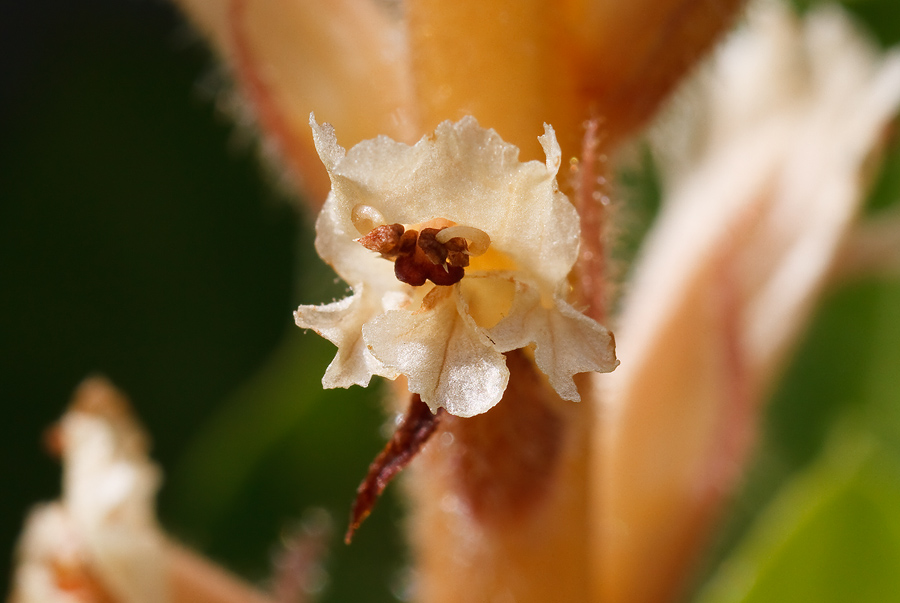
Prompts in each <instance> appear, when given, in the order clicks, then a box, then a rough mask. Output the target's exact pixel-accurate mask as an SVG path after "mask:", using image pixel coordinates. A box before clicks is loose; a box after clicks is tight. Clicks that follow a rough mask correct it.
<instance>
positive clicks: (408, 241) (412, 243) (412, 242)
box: [400, 230, 419, 255]
mask: <svg viewBox="0 0 900 603" xmlns="http://www.w3.org/2000/svg"><path fill="white" fill-rule="evenodd" d="M418 238H419V232H418V231H417V230H407V231H406V232H404V233H403V237H402V238H401V239H400V255H412V254H413V252H414V251H415V250H416V240H417V239H418Z"/></svg>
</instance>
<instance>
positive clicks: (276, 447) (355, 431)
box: [167, 330, 404, 601]
mask: <svg viewBox="0 0 900 603" xmlns="http://www.w3.org/2000/svg"><path fill="white" fill-rule="evenodd" d="M334 351H335V350H334V346H332V345H331V344H330V343H328V342H327V341H325V340H323V339H321V338H319V337H317V336H316V335H314V334H312V333H309V334H306V335H304V334H302V333H301V332H300V331H299V330H297V332H296V333H295V334H293V335H291V336H290V337H288V338H287V341H286V342H285V344H284V345H283V346H282V347H281V348H280V349H279V350H278V351H276V353H275V354H274V355H273V357H272V358H271V360H270V361H269V362H268V363H267V364H266V366H265V368H264V369H263V370H262V371H261V372H260V373H259V374H258V375H257V376H256V377H255V378H254V379H252V380H251V381H250V382H249V383H248V384H247V385H246V386H245V387H243V388H242V389H241V390H240V391H239V392H238V393H237V394H236V395H235V396H234V397H232V398H231V399H230V400H229V401H227V402H226V403H225V404H224V405H223V406H222V408H221V409H220V410H219V412H218V413H217V414H215V415H214V416H213V417H212V418H211V420H210V421H209V422H208V423H207V425H206V426H205V428H204V429H203V431H202V432H201V433H200V434H199V435H198V437H197V438H196V440H195V441H194V442H193V444H192V446H191V448H190V449H189V451H188V453H187V454H186V455H185V458H184V461H183V462H182V463H181V464H180V465H179V466H178V467H176V469H175V471H174V472H173V474H172V476H171V480H170V482H171V483H170V484H169V486H167V489H168V488H171V492H172V495H171V496H172V497H174V498H173V500H171V501H170V502H171V506H172V508H171V509H170V512H169V514H168V515H169V516H170V517H172V518H175V525H173V526H172V527H173V528H174V530H175V531H176V533H178V534H180V535H181V536H182V537H183V538H186V539H187V540H188V542H189V543H190V544H192V545H194V546H197V547H198V548H200V549H201V550H203V551H204V552H205V553H207V554H210V555H212V556H213V558H216V559H221V560H222V561H223V562H225V563H226V564H227V565H229V566H230V567H232V568H233V569H236V570H238V571H240V572H241V573H242V574H244V575H247V576H252V577H255V578H257V579H263V578H265V577H268V576H269V575H270V574H271V572H272V566H271V563H270V562H269V560H268V559H267V557H266V555H264V554H261V552H263V551H266V550H272V549H273V548H274V547H276V546H277V545H278V544H279V540H280V535H281V534H282V533H283V532H284V531H285V530H289V529H290V528H291V527H292V524H294V523H296V522H297V521H298V520H299V519H300V518H301V517H302V516H303V515H304V514H305V513H306V512H307V511H309V510H310V509H324V510H326V511H327V512H328V513H329V514H330V516H331V517H332V519H333V524H334V530H333V533H332V534H331V538H330V539H329V541H328V545H329V551H330V552H329V554H328V558H327V567H328V569H329V572H330V574H331V581H330V582H331V583H330V587H329V588H328V589H327V590H326V592H325V595H324V598H323V601H360V600H365V601H390V600H393V597H392V595H391V592H390V587H391V584H390V583H391V579H392V576H393V575H395V574H396V573H397V572H398V571H399V570H400V564H401V563H402V562H403V559H404V553H403V547H402V544H401V542H400V538H399V534H398V529H397V524H398V521H399V515H400V512H399V509H398V508H397V505H396V504H395V501H394V500H393V497H392V491H391V490H389V491H388V495H387V496H386V498H385V499H384V500H382V501H381V502H380V503H379V505H378V506H377V508H376V510H375V513H374V514H373V515H372V517H370V518H369V520H368V521H367V522H366V523H365V525H364V526H363V527H362V529H361V530H360V532H359V534H358V537H357V538H356V539H355V540H354V542H353V544H352V546H349V547H348V546H345V545H344V544H343V543H342V542H341V537H342V535H343V531H344V529H345V528H346V521H347V517H348V515H349V509H350V505H351V503H352V501H353V498H354V496H355V492H356V487H357V485H358V483H359V481H360V480H361V479H362V478H363V476H364V475H365V472H366V469H367V468H368V464H369V462H370V461H371V460H372V459H373V458H374V457H375V455H376V454H377V453H378V451H379V450H380V448H381V447H382V446H383V443H384V442H383V438H382V436H381V434H380V433H379V426H380V425H381V424H382V423H383V412H382V410H381V407H380V406H381V405H380V403H379V402H380V401H379V397H380V396H379V389H380V388H378V387H375V386H374V384H373V387H371V388H369V389H367V390H363V389H360V388H352V389H350V390H338V391H325V390H323V389H322V386H321V375H322V373H323V372H324V370H325V367H326V366H327V364H328V362H329V361H330V360H331V358H332V356H333V355H334ZM373 390H374V391H373Z"/></svg>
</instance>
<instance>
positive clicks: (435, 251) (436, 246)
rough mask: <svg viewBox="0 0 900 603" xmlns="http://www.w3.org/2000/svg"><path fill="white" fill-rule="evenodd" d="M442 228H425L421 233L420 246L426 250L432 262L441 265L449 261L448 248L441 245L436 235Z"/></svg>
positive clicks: (426, 255)
mask: <svg viewBox="0 0 900 603" xmlns="http://www.w3.org/2000/svg"><path fill="white" fill-rule="evenodd" d="M440 231H441V230H440V229H438V228H423V229H422V232H420V233H419V243H418V245H419V247H421V248H422V251H424V252H425V257H427V258H428V259H429V260H431V263H432V264H437V265H441V264H443V263H444V262H445V261H447V248H446V247H444V246H443V245H441V244H440V243H439V242H438V241H437V239H435V238H434V236H435V235H436V234H437V233H439V232H440Z"/></svg>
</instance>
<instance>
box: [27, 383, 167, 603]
mask: <svg viewBox="0 0 900 603" xmlns="http://www.w3.org/2000/svg"><path fill="white" fill-rule="evenodd" d="M54 433H55V434H56V439H57V442H58V446H59V450H60V452H61V455H62V459H63V462H64V473H63V496H62V500H61V501H59V502H54V503H49V504H45V505H42V506H40V507H39V508H38V509H36V510H35V511H33V512H32V515H31V517H30V519H29V521H28V524H27V526H26V529H25V533H24V534H23V536H22V540H21V542H20V544H19V551H18V554H19V567H18V569H17V571H16V574H15V587H14V592H13V595H12V598H11V603H31V602H34V603H49V602H55V601H58V602H60V603H70V602H71V603H77V602H81V601H92V602H93V601H97V602H106V601H129V602H133V603H167V602H168V601H170V600H171V595H170V593H169V589H168V581H167V579H166V578H167V568H166V564H167V559H166V554H165V549H166V543H165V538H164V537H163V535H162V532H161V531H160V529H159V526H158V524H157V522H156V518H155V513H154V507H155V505H154V498H155V496H156V489H157V487H158V485H159V481H160V472H159V469H158V468H157V467H156V466H155V465H154V464H153V463H152V462H151V461H150V460H149V458H147V444H146V438H145V437H144V434H143V432H142V431H141V429H140V427H139V426H138V425H137V424H136V423H135V422H134V420H133V419H132V417H131V416H130V413H129V411H128V409H127V407H126V406H125V405H124V402H123V401H122V400H121V399H120V398H119V397H118V395H117V394H116V392H115V391H114V390H113V389H112V388H111V387H110V386H109V385H108V384H107V383H106V382H105V381H102V380H99V379H94V380H90V381H87V382H85V384H83V385H82V386H81V388H80V390H79V392H78V395H77V398H76V403H75V404H74V405H73V408H72V409H71V410H70V411H69V412H68V413H66V415H65V416H64V417H63V418H62V420H61V421H60V423H59V426H58V427H57V429H56V431H55V432H54Z"/></svg>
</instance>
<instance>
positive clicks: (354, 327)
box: [294, 284, 398, 389]
mask: <svg viewBox="0 0 900 603" xmlns="http://www.w3.org/2000/svg"><path fill="white" fill-rule="evenodd" d="M381 311H382V306H381V297H380V296H379V295H378V294H376V293H375V292H373V291H372V288H371V287H369V286H367V285H363V284H359V285H356V286H355V287H354V293H353V295H351V296H350V297H345V298H344V299H342V300H340V301H336V302H333V303H330V304H327V305H324V306H300V307H299V308H297V311H296V312H294V321H295V322H296V323H297V326H298V327H301V328H303V329H312V330H314V331H315V332H316V333H318V334H319V335H321V336H322V337H324V338H325V339H327V340H328V341H330V342H331V343H333V344H334V345H336V346H337V347H338V351H337V354H335V356H334V360H332V361H331V364H329V365H328V369H327V370H326V371H325V375H324V376H323V377H322V386H323V387H325V388H327V389H333V388H336V387H344V388H346V387H350V386H351V385H361V386H363V387H366V386H368V385H369V380H370V379H371V378H372V375H382V376H384V377H387V378H388V379H394V378H396V377H397V375H398V373H396V372H394V371H391V370H390V369H387V368H386V367H385V366H384V365H383V364H382V363H381V362H379V361H378V360H377V359H376V358H375V357H374V356H372V354H371V352H369V350H368V348H367V347H366V344H365V342H364V341H363V337H362V326H363V323H365V322H366V321H367V320H369V318H370V317H372V316H373V315H376V314H379V313H381Z"/></svg>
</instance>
